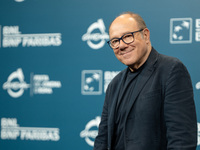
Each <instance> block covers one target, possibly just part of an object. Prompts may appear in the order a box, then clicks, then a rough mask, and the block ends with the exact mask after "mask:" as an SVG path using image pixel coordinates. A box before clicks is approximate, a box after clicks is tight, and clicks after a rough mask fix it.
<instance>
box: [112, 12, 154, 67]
mask: <svg viewBox="0 0 200 150" xmlns="http://www.w3.org/2000/svg"><path fill="white" fill-rule="evenodd" d="M138 30H140V28H139V27H138V25H137V22H136V21H135V19H133V18H132V17H131V16H130V15H128V14H126V15H122V16H120V17H118V18H116V19H115V20H114V21H113V23H112V24H111V26H110V29H109V36H110V39H113V38H120V37H121V36H123V35H124V34H126V33H129V32H134V31H138ZM149 45H150V40H149V30H148V29H147V28H146V29H144V30H143V31H141V32H137V33H134V42H132V43H130V44H126V43H124V42H123V41H122V40H120V45H119V47H118V48H116V49H113V51H114V53H115V56H116V57H117V59H118V60H119V61H121V62H122V63H123V64H125V65H127V66H129V67H130V68H132V69H133V70H135V69H138V68H139V67H140V66H141V65H142V64H143V63H144V62H145V61H146V59H147V58H148V55H149V53H150V50H151V46H149Z"/></svg>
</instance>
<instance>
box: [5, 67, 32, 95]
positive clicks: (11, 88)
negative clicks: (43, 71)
mask: <svg viewBox="0 0 200 150" xmlns="http://www.w3.org/2000/svg"><path fill="white" fill-rule="evenodd" d="M27 88H29V84H26V82H25V81H24V74H23V72H22V69H21V68H19V69H17V71H15V72H13V73H11V74H10V76H9V77H8V80H7V82H5V83H4V84H3V89H4V90H7V91H8V94H9V95H10V96H11V97H14V98H17V97H20V96H22V94H23V93H24V89H27Z"/></svg>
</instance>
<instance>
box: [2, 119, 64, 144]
mask: <svg viewBox="0 0 200 150" xmlns="http://www.w3.org/2000/svg"><path fill="white" fill-rule="evenodd" d="M18 137H20V139H21V140H32V141H35V140H36V141H59V140H60V133H59V128H38V127H36V128H35V127H20V126H19V125H18V124H17V119H16V118H1V139H2V140H17V138H18Z"/></svg>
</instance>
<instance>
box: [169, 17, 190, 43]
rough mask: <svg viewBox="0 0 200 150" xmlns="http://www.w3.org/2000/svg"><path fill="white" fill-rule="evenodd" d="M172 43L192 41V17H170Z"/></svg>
mask: <svg viewBox="0 0 200 150" xmlns="http://www.w3.org/2000/svg"><path fill="white" fill-rule="evenodd" d="M170 43H172V44H180V43H192V18H172V19H170Z"/></svg>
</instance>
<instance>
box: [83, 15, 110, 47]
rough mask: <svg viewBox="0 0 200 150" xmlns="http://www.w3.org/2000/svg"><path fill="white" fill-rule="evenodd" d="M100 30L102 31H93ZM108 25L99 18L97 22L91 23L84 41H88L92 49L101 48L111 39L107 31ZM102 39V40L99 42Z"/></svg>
mask: <svg viewBox="0 0 200 150" xmlns="http://www.w3.org/2000/svg"><path fill="white" fill-rule="evenodd" d="M96 29H97V30H99V31H100V33H92V32H93V31H94V30H96ZM105 30H106V27H105V25H104V22H103V20H102V19H98V20H97V22H95V23H93V24H92V25H90V27H89V28H88V30H87V33H86V34H84V35H83V36H82V40H83V41H87V44H88V45H89V46H90V47H91V48H92V49H100V48H102V47H103V46H104V44H105V43H106V40H107V39H109V35H108V33H106V32H105ZM98 41H100V42H98Z"/></svg>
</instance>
